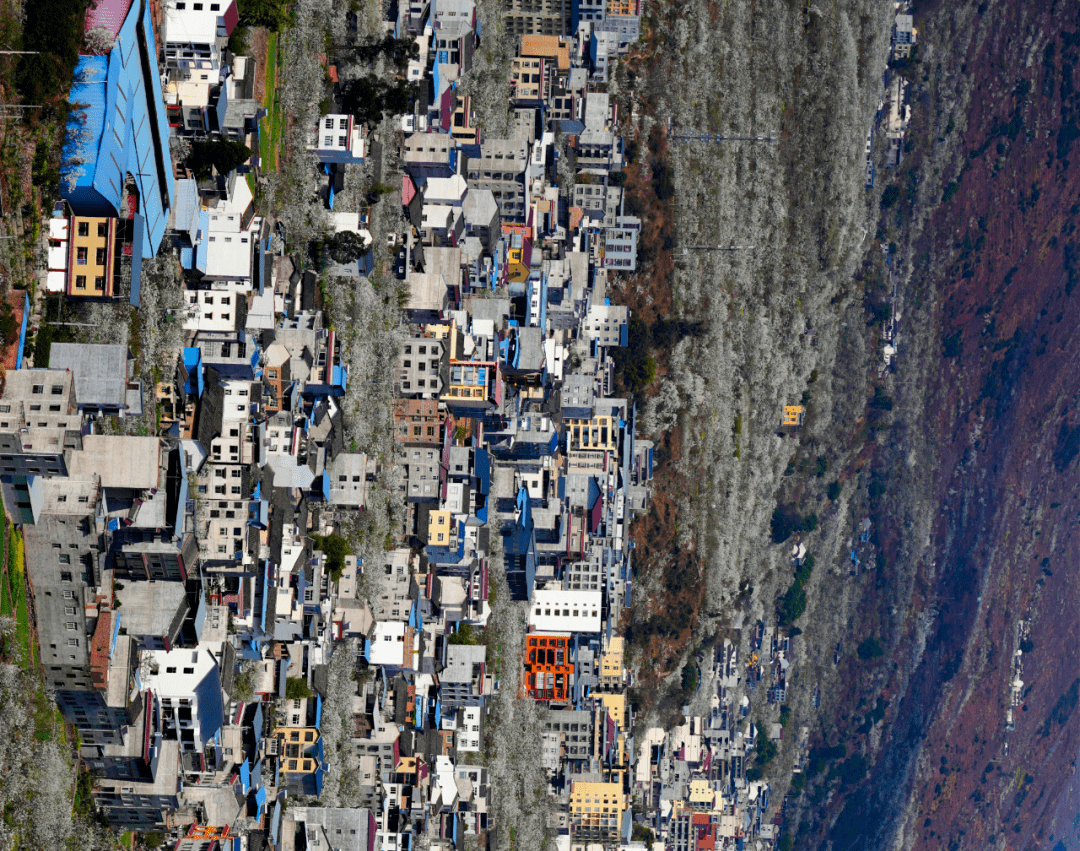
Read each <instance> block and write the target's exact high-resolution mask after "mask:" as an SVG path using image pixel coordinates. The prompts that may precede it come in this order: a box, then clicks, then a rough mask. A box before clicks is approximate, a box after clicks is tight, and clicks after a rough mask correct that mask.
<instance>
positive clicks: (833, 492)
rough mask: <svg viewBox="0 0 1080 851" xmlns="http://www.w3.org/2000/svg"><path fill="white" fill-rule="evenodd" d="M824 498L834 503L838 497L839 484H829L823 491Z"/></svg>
mask: <svg viewBox="0 0 1080 851" xmlns="http://www.w3.org/2000/svg"><path fill="white" fill-rule="evenodd" d="M825 496H827V497H828V498H829V499H830V500H831V501H833V502H835V501H836V500H837V498H838V497H839V496H840V482H830V483H829V487H828V488H826V490H825Z"/></svg>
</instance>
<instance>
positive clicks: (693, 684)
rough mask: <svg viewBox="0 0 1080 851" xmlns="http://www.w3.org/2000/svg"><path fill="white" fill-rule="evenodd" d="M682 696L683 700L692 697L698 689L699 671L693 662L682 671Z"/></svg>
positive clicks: (688, 663)
mask: <svg viewBox="0 0 1080 851" xmlns="http://www.w3.org/2000/svg"><path fill="white" fill-rule="evenodd" d="M681 685H682V694H683V698H684V699H686V698H689V697H692V696H693V694H694V692H696V691H697V687H698V669H697V665H695V664H694V663H693V662H687V663H686V664H685V665H684V666H683V669H682V683H681Z"/></svg>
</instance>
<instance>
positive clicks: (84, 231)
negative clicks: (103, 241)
mask: <svg viewBox="0 0 1080 851" xmlns="http://www.w3.org/2000/svg"><path fill="white" fill-rule="evenodd" d="M79 236H90V222H79Z"/></svg>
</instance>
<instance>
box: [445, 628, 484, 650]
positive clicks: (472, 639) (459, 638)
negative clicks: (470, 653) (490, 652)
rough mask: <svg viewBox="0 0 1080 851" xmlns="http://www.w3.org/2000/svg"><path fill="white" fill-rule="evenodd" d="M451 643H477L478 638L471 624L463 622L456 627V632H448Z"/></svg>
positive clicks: (478, 641)
mask: <svg viewBox="0 0 1080 851" xmlns="http://www.w3.org/2000/svg"><path fill="white" fill-rule="evenodd" d="M450 643H451V644H469V645H473V644H479V643H480V640H479V638H478V637H477V635H476V630H474V629H473V628H472V624H467V623H463V624H462V625H461V626H459V627H458V628H457V631H456V632H453V633H451V634H450Z"/></svg>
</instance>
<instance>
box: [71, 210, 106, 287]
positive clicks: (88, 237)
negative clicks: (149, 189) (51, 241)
mask: <svg viewBox="0 0 1080 851" xmlns="http://www.w3.org/2000/svg"><path fill="white" fill-rule="evenodd" d="M115 245H116V219H115V218H105V217H96V216H72V218H71V221H70V223H69V224H68V270H67V271H68V278H67V294H68V295H69V296H88V297H97V298H104V297H108V296H111V295H112V294H113V276H114V274H115V270H116V257H115V255H116V251H115Z"/></svg>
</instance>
